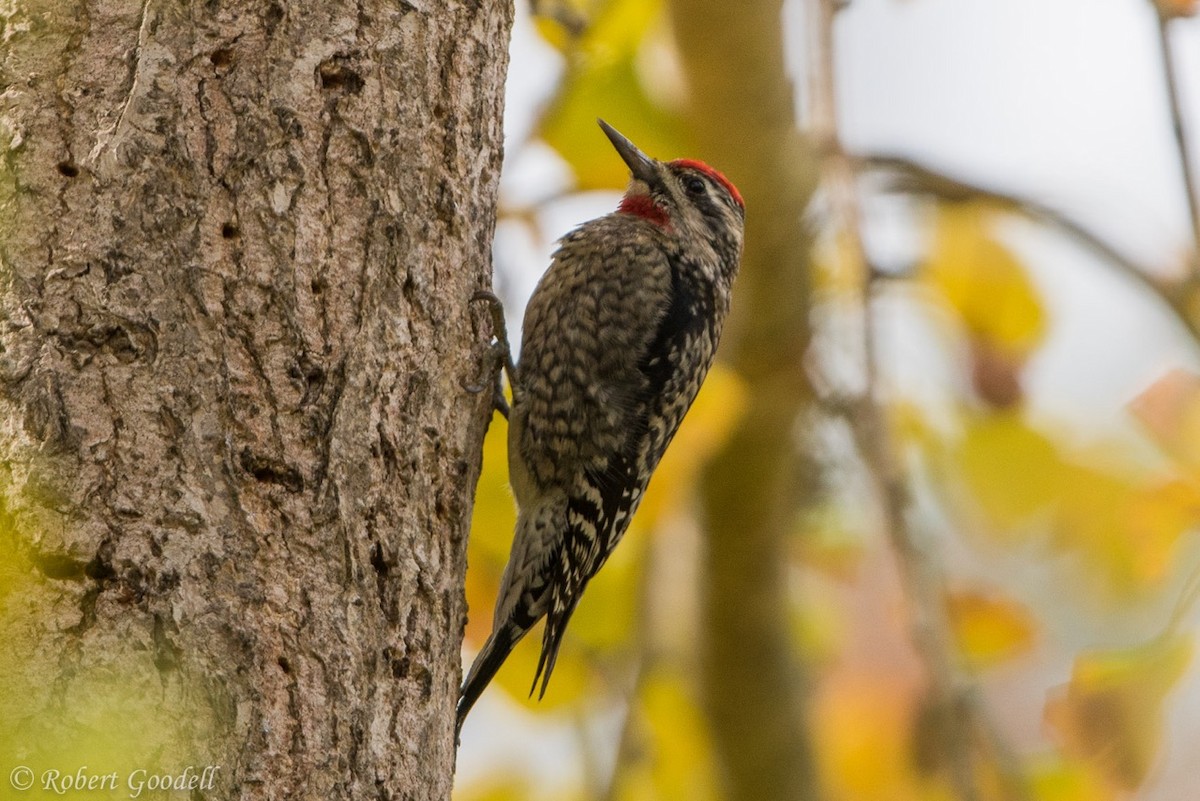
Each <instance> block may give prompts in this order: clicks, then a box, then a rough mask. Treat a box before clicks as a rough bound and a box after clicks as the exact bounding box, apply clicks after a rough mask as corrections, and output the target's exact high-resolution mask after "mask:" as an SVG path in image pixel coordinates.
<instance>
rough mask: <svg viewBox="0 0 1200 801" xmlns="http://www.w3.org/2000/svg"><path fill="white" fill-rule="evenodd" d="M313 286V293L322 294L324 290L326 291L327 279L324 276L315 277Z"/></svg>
mask: <svg viewBox="0 0 1200 801" xmlns="http://www.w3.org/2000/svg"><path fill="white" fill-rule="evenodd" d="M311 286H312V291H313V294H314V295H320V294H321V293H322V292H324V291H325V279H324V278H314V279H313V280H312V284H311Z"/></svg>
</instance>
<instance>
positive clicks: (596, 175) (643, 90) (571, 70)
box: [538, 0, 692, 189]
mask: <svg viewBox="0 0 1200 801" xmlns="http://www.w3.org/2000/svg"><path fill="white" fill-rule="evenodd" d="M666 38H667V31H666V28H665V25H664V24H663V7H662V1H661V0H608V1H607V2H605V3H604V4H603V6H602V7H601V8H600V9H599V10H598V12H597V14H596V17H595V18H594V20H593V21H592V24H591V25H590V26H589V27H588V29H587V32H586V33H585V34H584V35H583V37H582V38H581V39H580V41H579V43H578V46H577V47H576V49H574V50H573V51H572V52H571V53H570V60H569V64H568V67H567V74H566V76H565V77H564V79H563V84H562V87H561V88H560V89H559V93H558V95H557V97H556V98H555V99H554V101H553V102H552V104H551V106H550V108H549V109H548V110H547V112H546V114H545V115H544V116H543V118H542V120H541V123H540V125H539V129H538V133H539V135H540V136H541V137H542V138H543V139H544V140H545V141H546V142H547V143H548V144H549V145H550V146H551V147H553V148H554V149H555V150H556V151H558V153H559V155H561V156H562V157H563V158H564V159H566V161H567V162H568V163H569V164H570V165H571V167H572V168H573V169H574V171H575V177H576V178H577V180H578V186H579V188H580V189H617V188H621V187H623V186H625V184H626V183H628V181H629V170H628V168H627V167H626V166H625V163H624V162H623V161H621V159H620V158H619V157H617V155H616V153H614V152H613V150H612V148H611V147H609V146H608V143H607V140H606V139H605V138H604V135H603V134H602V133H601V132H600V129H599V128H598V127H597V126H596V117H597V116H600V117H603V118H604V119H605V120H607V121H608V122H610V123H612V124H613V125H614V126H616V128H617V129H618V130H619V131H621V133H623V134H625V135H626V136H628V137H629V138H630V139H632V140H633V141H634V143H636V144H637V145H638V147H640V148H641V149H642V150H644V151H645V152H646V153H648V154H650V155H651V156H655V157H657V158H672V157H675V156H678V155H682V154H684V153H687V152H691V150H692V149H691V148H690V147H688V138H687V135H686V131H687V129H686V126H685V125H684V124H683V120H682V117H681V115H680V113H679V111H678V108H675V109H669V108H667V104H664V103H663V102H662V98H658V97H655V98H651V97H650V95H649V94H648V92H647V86H648V83H647V82H646V81H644V80H643V79H642V74H641V69H640V68H639V55H640V53H641V52H642V50H643V48H646V47H654V46H662V42H663V41H664V40H665V39H666ZM679 100H680V102H682V98H679Z"/></svg>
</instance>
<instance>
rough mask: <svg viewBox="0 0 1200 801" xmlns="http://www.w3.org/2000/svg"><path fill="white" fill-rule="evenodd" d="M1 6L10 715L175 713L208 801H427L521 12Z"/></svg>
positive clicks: (236, 1)
mask: <svg viewBox="0 0 1200 801" xmlns="http://www.w3.org/2000/svg"><path fill="white" fill-rule="evenodd" d="M4 14H6V15H7V16H6V17H4V18H2V20H0V21H2V22H3V37H4V45H3V54H2V61H0V70H2V73H0V81H2V84H3V94H2V95H0V137H2V138H0V148H2V151H3V154H4V162H3V165H2V171H0V209H2V218H0V219H2V220H3V222H2V224H0V226H2V227H0V258H2V260H3V281H4V286H3V292H2V299H0V303H2V307H3V315H4V319H3V322H4V325H3V330H2V332H0V345H2V347H3V354H2V358H3V363H2V365H0V366H2V373H0V390H2V391H3V401H2V409H0V417H2V419H3V421H4V424H3V425H4V427H5V431H4V436H3V438H2V445H0V447H2V448H3V455H4V467H3V469H4V472H5V473H6V475H4V476H3V479H4V480H3V488H2V490H3V499H4V505H5V508H4V516H5V521H6V522H8V523H9V524H10V525H11V526H12V527H13V529H12V530H13V531H15V532H16V533H15V534H13V535H12V536H13V540H12V542H11V543H7V544H8V546H9V547H10V548H11V553H12V554H15V556H14V558H16V559H18V560H20V562H21V563H22V564H25V563H27V564H29V565H31V566H32V569H33V570H35V571H36V572H37V573H38V574H39V576H38V578H37V581H34V582H32V583H31V584H30V585H29V587H28V588H27V591H25V592H24V593H23V598H22V604H21V606H20V609H19V610H18V611H14V607H13V605H12V604H7V605H6V607H5V608H4V610H3V614H4V615H5V621H4V626H5V628H6V629H7V630H8V632H9V633H12V632H17V633H19V634H20V636H22V637H25V638H26V645H27V646H28V649H27V653H28V658H27V659H25V660H24V661H23V662H22V663H21V664H20V665H19V666H18V667H16V668H13V667H12V665H11V664H9V665H8V670H7V671H6V672H8V673H9V674H10V675H4V676H0V684H2V685H4V686H6V687H8V688H9V694H8V695H6V696H4V697H3V698H2V699H0V701H2V702H3V703H4V704H6V705H10V706H14V705H15V706H17V707H19V708H20V710H21V711H23V712H25V713H29V712H30V710H37V709H44V710H47V714H48V715H51V716H57V718H58V720H59V722H60V723H61V724H62V725H63V726H64V727H69V726H70V725H71V723H72V720H71V716H72V714H74V712H73V710H72V707H71V705H70V704H64V703H62V699H63V698H64V697H69V696H70V695H71V693H72V692H74V691H76V690H77V689H78V686H81V683H82V684H83V686H86V682H87V681H88V680H89V679H88V677H89V676H90V677H94V676H96V675H98V674H100V673H104V674H105V675H108V676H116V677H119V678H120V679H121V681H122V682H124V683H125V684H126V685H128V686H127V688H126V689H128V688H133V689H134V690H135V691H138V692H139V696H138V697H142V698H144V697H150V698H154V699H160V698H161V700H156V701H155V702H154V703H156V704H159V705H160V706H161V707H162V709H163V710H164V713H165V712H167V711H170V712H171V714H172V715H175V716H176V717H178V711H179V709H180V708H181V706H182V708H185V709H186V710H187V715H188V716H189V718H188V720H187V723H186V725H184V724H180V723H179V722H178V720H175V721H170V720H167V719H165V718H164V719H163V720H162V721H161V725H162V732H161V736H160V737H159V738H158V739H159V740H160V741H161V744H162V746H163V747H164V748H166V749H167V750H166V751H165V754H166V756H161V755H160V756H161V758H162V760H164V761H168V762H169V761H170V759H169V757H171V755H173V754H174V755H176V756H177V758H178V759H183V758H184V757H185V756H186V758H187V759H191V760H193V761H198V762H202V763H208V762H211V763H213V764H220V765H222V766H223V767H222V770H221V772H220V773H219V778H218V781H217V785H216V788H215V789H214V790H213V791H212V792H211V793H209V794H208V795H207V796H205V797H210V798H225V797H237V798H285V797H286V798H321V799H334V798H336V799H358V798H368V797H370V798H404V799H446V798H448V797H449V794H450V785H451V777H452V771H453V760H454V746H453V742H452V738H453V735H452V729H453V706H454V700H455V695H456V690H457V684H458V679H459V643H460V638H461V634H462V623H463V619H464V604H463V597H462V589H461V588H462V577H463V573H464V569H465V559H464V552H465V542H466V535H467V526H468V522H469V518H470V505H471V498H472V495H473V492H474V486H475V480H476V476H477V473H478V468H479V453H480V450H479V446H480V443H481V440H482V435H483V431H484V427H485V425H486V420H487V419H488V414H489V413H488V408H487V407H488V398H487V397H486V396H485V395H478V396H471V395H468V394H466V393H464V392H463V390H462V387H461V385H462V384H463V383H464V382H471V381H473V380H475V378H476V376H477V373H478V370H479V365H480V363H481V355H482V352H483V346H484V341H485V338H486V333H487V326H486V324H485V323H484V322H483V321H484V314H483V311H484V310H481V309H478V308H476V309H470V308H469V307H468V304H467V302H466V301H467V299H468V298H469V297H470V295H471V293H472V291H473V290H475V289H477V288H481V287H485V286H489V285H490V248H491V238H492V226H493V220H494V207H495V196H496V187H497V178H498V174H499V167H500V150H501V131H500V118H501V105H502V88H503V80H504V77H505V70H506V66H507V56H506V48H507V42H508V31H509V26H510V24H511V15H512V10H511V4H510V3H507V2H497V3H478V2H448V3H444V4H443V3H428V4H427V3H415V2H405V0H357V2H350V1H349V0H326V1H325V2H320V3H290V4H289V3H285V2H283V0H210V1H209V2H200V0H192V1H191V2H188V1H187V0H74V2H66V1H65V0H15V2H13V3H11V4H8V6H6V10H5V11H4ZM5 550H8V548H6V549H5ZM16 688H19V689H16ZM93 689H94V688H93ZM143 689H144V691H145V692H141V690H143ZM51 710H52V711H51ZM4 713H5V710H2V709H0V715H3V714H4ZM5 719H6V720H7V721H12V720H13V719H14V718H13V717H12V716H6V717H5ZM42 722H43V724H44V723H45V719H44V718H43V721H42ZM6 725H8V724H6ZM148 758H149V755H147V759H148ZM99 767H103V766H99ZM165 767H167V768H171V767H175V766H174V765H165Z"/></svg>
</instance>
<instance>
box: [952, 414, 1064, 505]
mask: <svg viewBox="0 0 1200 801" xmlns="http://www.w3.org/2000/svg"><path fill="white" fill-rule="evenodd" d="M964 424H965V427H966V430H965V432H964V436H963V439H962V442H961V443H960V445H959V451H958V461H959V463H960V465H961V467H962V475H963V478H964V479H965V480H966V482H967V486H968V487H969V488H970V489H971V491H972V495H973V496H974V498H975V500H976V501H977V502H978V503H979V505H980V507H981V510H982V511H983V512H984V514H986V515H987V516H988V517H989V519H991V521H992V522H993V523H995V524H996V525H997V526H999V527H1001V528H1002V529H1007V528H1010V527H1013V526H1017V525H1019V524H1025V523H1028V522H1029V520H1030V518H1032V517H1033V516H1034V515H1036V514H1038V513H1040V512H1043V511H1045V510H1046V509H1047V507H1048V506H1050V505H1051V504H1052V503H1053V502H1054V501H1055V500H1056V499H1057V498H1058V497H1059V493H1060V492H1061V488H1062V483H1063V477H1064V475H1065V474H1066V471H1067V466H1066V465H1065V463H1064V462H1063V460H1062V458H1061V457H1060V456H1059V454H1058V450H1057V448H1055V446H1054V445H1053V444H1052V443H1051V442H1050V440H1048V439H1047V438H1046V437H1045V436H1044V435H1042V434H1040V433H1039V432H1037V431H1035V430H1034V429H1032V428H1030V427H1029V426H1028V425H1027V424H1026V423H1025V421H1024V420H1022V419H1021V417H1020V415H1019V414H1017V413H1015V412H997V413H995V414H987V415H976V416H970V417H968V418H967V419H966V420H965V421H964Z"/></svg>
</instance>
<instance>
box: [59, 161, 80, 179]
mask: <svg viewBox="0 0 1200 801" xmlns="http://www.w3.org/2000/svg"><path fill="white" fill-rule="evenodd" d="M58 171H59V172H60V173H61V174H62V175H65V176H66V177H68V178H76V177H78V176H79V166H78V165H77V164H76V163H75V162H73V161H71V160H70V159H66V160H65V161H60V162H58Z"/></svg>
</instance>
